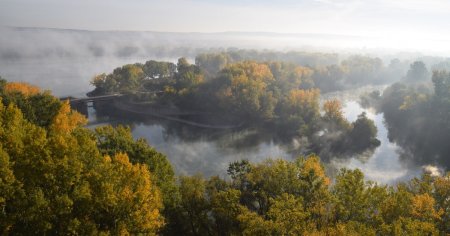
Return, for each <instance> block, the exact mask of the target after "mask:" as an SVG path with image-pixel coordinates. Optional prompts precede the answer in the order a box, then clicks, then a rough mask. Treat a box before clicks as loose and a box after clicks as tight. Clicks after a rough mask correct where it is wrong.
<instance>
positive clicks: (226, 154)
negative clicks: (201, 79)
mask: <svg viewBox="0 0 450 236" xmlns="http://www.w3.org/2000/svg"><path fill="white" fill-rule="evenodd" d="M0 31H1V34H0V76H2V77H4V78H6V79H8V80H9V81H25V82H29V83H32V84H36V85H38V86H40V87H42V88H45V89H49V90H51V91H52V92H53V94H55V95H57V96H69V95H72V96H76V97H80V96H85V94H86V93H87V92H88V91H91V90H93V89H94V87H93V86H92V85H90V81H91V79H92V78H93V77H94V76H96V75H98V74H101V73H109V72H112V71H113V69H115V68H117V67H121V66H122V65H125V64H134V63H145V62H146V61H148V60H150V59H152V60H157V61H168V62H172V63H174V64H175V63H176V62H177V60H178V58H180V57H185V58H187V60H188V61H189V62H190V63H192V64H196V65H197V66H200V67H202V66H203V67H202V69H203V71H204V72H205V73H206V74H208V73H209V75H211V76H212V75H214V74H216V73H218V72H219V71H220V70H221V69H223V68H224V67H225V66H226V65H228V64H232V63H237V62H240V61H245V60H253V61H257V62H260V63H263V62H282V63H288V64H289V63H291V64H293V65H295V66H299V65H301V66H302V67H303V68H307V69H308V70H311V71H312V72H311V73H312V76H311V81H312V82H311V83H310V85H305V86H306V87H305V89H309V88H310V87H314V86H315V87H318V88H320V89H321V91H322V99H323V100H326V99H332V98H337V99H339V100H341V101H342V103H343V105H344V114H345V116H346V118H347V119H349V120H350V121H354V120H356V117H357V115H359V114H360V113H361V112H366V113H367V114H368V118H370V119H373V120H374V121H375V125H376V126H377V128H378V134H377V138H378V140H380V141H381V145H380V146H379V147H377V148H375V149H373V150H370V151H368V152H364V153H362V154H359V155H350V154H346V156H345V158H343V156H342V155H340V156H339V157H336V156H334V155H333V154H330V153H327V152H326V150H327V149H326V148H325V149H324V148H323V147H321V149H317V150H312V151H314V152H319V153H318V154H321V156H322V158H323V159H324V160H325V161H326V162H327V163H331V164H332V165H331V167H330V168H329V169H330V172H333V169H335V168H339V167H345V166H346V167H350V168H356V167H357V168H361V169H362V170H363V171H364V172H365V173H366V174H367V176H368V178H369V179H372V180H376V181H379V182H383V183H392V182H396V181H399V180H403V179H408V178H410V177H411V176H415V175H418V174H419V173H420V172H421V170H422V168H423V167H427V166H429V165H430V166H433V167H435V166H437V169H438V170H439V171H443V170H447V169H448V167H449V166H448V165H447V162H445V161H442V160H445V158H446V157H445V156H444V157H439V158H431V159H427V158H424V155H426V153H421V154H420V155H421V156H420V157H416V156H414V150H413V149H411V148H410V147H409V146H408V143H407V142H408V140H407V139H405V138H403V136H401V135H397V139H395V138H392V136H393V133H392V132H393V131H390V129H389V128H388V129H386V128H385V126H384V125H385V121H384V113H383V112H384V111H383V110H379V109H378V110H377V106H378V105H377V103H376V102H373V103H370V102H368V101H367V97H366V100H364V101H363V103H364V102H366V103H367V104H365V106H363V107H364V108H363V107H360V106H359V104H358V102H360V96H361V95H362V94H364V93H366V94H369V93H370V92H373V91H375V90H378V91H379V95H380V96H381V94H382V93H383V91H384V89H385V88H386V87H388V86H390V85H391V84H393V83H396V82H400V83H405V84H419V83H423V86H425V87H427V86H428V87H429V88H431V87H432V83H431V77H432V71H433V70H444V69H447V70H449V69H450V60H449V59H448V58H445V57H442V56H439V55H438V54H436V55H438V56H430V54H426V53H419V52H415V51H412V52H402V50H401V49H397V50H395V51H390V50H388V48H383V47H375V46H371V47H365V46H367V45H371V43H373V41H376V39H369V38H361V37H353V36H337V35H308V34H292V35H291V34H271V33H241V32H228V33H210V34H206V33H162V32H114V31H105V32H98V31H81V30H58V29H39V28H5V27H4V28H0ZM373 45H375V44H373ZM211 55H213V57H214V55H216V56H217V55H219V60H218V61H217V60H216V61H214V60H215V59H214V58H213V57H211V58H210V57H209V56H211ZM224 55H225V56H224ZM431 55H435V54H431ZM221 56H224V58H225V59H224V60H222V59H223V58H222V59H220V57H221ZM208 62H213V63H212V64H211V63H210V64H207V63H208ZM416 62H421V63H422V64H421V65H416V67H414V66H413V65H414V64H415V63H416ZM202 63H206V64H202ZM214 63H216V64H214ZM421 66H422V67H423V68H422V70H421V68H419V67H421ZM423 69H425V70H423ZM415 70H418V71H415ZM417 74H419V75H417ZM408 76H409V77H414V76H416V77H417V78H416V79H414V78H413V79H409V80H408V79H406V78H409V77H408ZM308 86H309V87H308ZM371 86H374V88H373V87H371ZM361 87H362V88H363V90H356V91H355V89H357V88H361ZM365 89H367V91H366V90H365ZM343 91H344V92H343ZM407 95H408V94H406V93H405V94H404V96H407ZM369 98H370V97H369ZM374 98H375V99H376V98H377V96H374ZM400 105H402V104H400ZM109 119H110V120H106V121H105V122H106V123H113V124H119V123H125V124H129V125H131V126H132V127H133V134H134V135H135V136H136V137H146V138H147V139H148V140H149V142H150V144H151V145H154V146H156V147H157V149H158V150H160V151H162V152H164V153H165V154H167V156H168V157H169V158H170V159H171V161H172V162H173V163H174V165H175V167H176V169H177V171H179V173H183V174H194V173H196V172H201V173H203V174H205V175H207V176H211V175H215V174H221V175H224V174H225V173H224V171H225V170H226V166H227V165H228V164H229V163H230V162H231V161H234V160H240V159H249V160H251V161H258V160H262V159H265V158H267V157H283V158H288V159H291V158H294V157H296V156H298V155H306V154H308V153H309V152H311V150H304V149H302V148H301V147H302V145H303V144H304V143H303V142H305V140H304V139H290V140H288V141H286V140H280V139H279V137H276V135H273V134H270V133H268V134H266V135H263V136H261V133H258V132H257V131H254V130H252V129H248V130H243V131H239V132H234V133H233V132H231V133H213V134H210V133H209V132H205V131H202V130H195V129H194V130H192V129H191V128H186V127H184V126H183V125H179V124H173V123H171V122H167V121H160V120H159V121H158V120H157V121H152V122H150V123H147V122H143V121H142V120H133V119H131V121H124V120H120V119H121V118H115V117H109ZM391 130H392V129H391ZM389 132H391V134H389ZM205 133H206V134H205ZM209 135H213V136H214V138H212V139H211V136H209ZM394 136H395V135H394ZM307 141H308V140H307ZM318 150H322V151H318ZM324 150H325V151H324ZM320 152H322V153H320ZM444 154H445V152H444ZM440 155H442V154H440ZM447 157H448V153H447ZM428 160H429V161H428ZM428 169H429V168H428Z"/></svg>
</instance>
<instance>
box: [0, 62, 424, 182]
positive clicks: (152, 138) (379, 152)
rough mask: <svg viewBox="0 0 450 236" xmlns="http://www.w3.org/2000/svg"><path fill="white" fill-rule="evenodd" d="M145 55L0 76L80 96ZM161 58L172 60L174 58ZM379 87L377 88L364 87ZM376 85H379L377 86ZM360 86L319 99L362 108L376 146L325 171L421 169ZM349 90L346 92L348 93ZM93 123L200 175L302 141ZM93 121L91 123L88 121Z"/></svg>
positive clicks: (384, 177) (20, 68) (281, 153)
mask: <svg viewBox="0 0 450 236" xmlns="http://www.w3.org/2000/svg"><path fill="white" fill-rule="evenodd" d="M147 59H148V58H112V59H108V60H105V58H101V59H100V58H98V59H95V58H86V59H80V58H78V59H70V60H69V59H66V60H58V59H20V60H5V61H1V63H0V75H1V76H2V77H4V78H6V79H8V80H10V81H26V82H29V83H32V84H36V85H38V86H40V87H42V88H44V89H49V90H52V92H53V94H54V95H56V96H67V95H75V96H83V95H84V94H85V93H86V92H88V91H89V90H91V89H92V87H91V86H90V85H89V80H90V78H91V77H92V76H93V75H95V74H99V73H103V72H109V71H112V70H113V69H114V68H115V67H118V66H121V65H123V64H126V63H134V62H137V61H145V60H147ZM161 60H169V61H175V59H174V58H162V59H161ZM369 89H380V88H369ZM381 89H382V88H381ZM363 91H364V90H361V91H359V90H358V91H347V92H338V93H332V94H325V95H324V96H323V99H329V98H339V99H340V100H341V101H342V102H343V104H344V105H345V106H344V113H345V116H346V117H347V119H349V120H350V121H354V120H356V118H357V115H358V114H360V113H361V112H363V111H365V112H366V113H367V114H368V117H369V118H371V119H373V120H374V121H375V124H376V126H377V128H378V139H379V140H380V141H381V146H379V147H378V148H376V149H375V151H374V152H373V153H366V154H365V155H361V156H358V157H348V158H344V159H342V158H331V159H330V160H326V161H325V162H327V169H328V172H329V174H330V175H333V173H335V172H336V170H337V169H338V168H341V167H347V168H360V169H361V170H362V171H363V172H364V173H365V175H366V178H367V179H370V180H374V181H377V182H380V183H395V182H397V181H399V180H403V179H408V178H411V177H412V176H416V175H418V174H420V173H421V171H422V167H420V166H414V165H411V164H408V165H407V164H405V163H402V162H401V161H400V159H399V154H398V153H397V150H398V149H399V147H397V146H396V145H395V144H393V143H390V142H389V140H388V138H387V130H386V128H385V126H384V124H383V115H382V114H375V113H374V112H373V111H371V110H365V109H363V108H361V106H360V105H359V104H358V103H357V101H356V100H357V99H358V97H359V94H360V93H361V92H363ZM348 94H351V95H352V96H348ZM90 112H91V114H90V119H91V122H93V123H105V124H106V123H112V124H127V125H130V126H131V127H132V132H133V135H134V136H135V137H136V138H137V137H144V138H146V139H147V140H148V142H149V143H150V145H152V146H154V147H155V148H156V149H157V150H158V151H160V152H162V153H164V154H166V155H167V156H168V158H169V159H170V161H171V162H172V164H173V166H174V167H175V170H176V172H177V173H178V174H195V173H202V174H203V175H205V176H211V175H220V176H222V177H224V176H226V170H227V166H228V164H229V163H230V162H232V161H235V160H241V159H248V160H250V161H255V162H256V161H262V160H264V159H266V158H285V159H289V160H291V159H293V158H295V157H297V156H298V155H300V154H301V152H299V151H298V150H299V149H300V150H301V148H299V147H301V145H302V140H293V141H292V143H290V144H286V143H283V142H279V141H277V140H275V139H273V138H272V137H271V135H270V134H269V135H262V134H259V133H257V132H256V131H255V130H252V129H246V130H240V131H232V132H231V131H211V130H210V131H208V130H204V129H198V128H193V127H188V126H186V125H182V124H179V123H176V122H169V121H163V120H151V119H150V120H148V121H146V122H142V121H136V120H126V121H125V120H116V119H113V120H98V121H96V120H95V119H96V118H95V111H94V110H92V108H91V110H90ZM92 126H95V125H92Z"/></svg>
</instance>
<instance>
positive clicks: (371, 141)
mask: <svg viewBox="0 0 450 236" xmlns="http://www.w3.org/2000/svg"><path fill="white" fill-rule="evenodd" d="M376 136H377V127H376V126H375V124H374V122H373V121H372V120H370V119H368V118H367V116H366V113H365V112H363V113H361V114H360V115H359V116H358V119H356V121H355V122H353V123H352V129H351V131H350V133H349V138H350V145H351V147H350V148H351V149H353V150H355V151H362V150H365V149H367V148H373V147H378V146H379V145H380V141H379V140H378V139H377V138H376Z"/></svg>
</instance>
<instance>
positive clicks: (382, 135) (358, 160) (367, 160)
mask: <svg viewBox="0 0 450 236" xmlns="http://www.w3.org/2000/svg"><path fill="white" fill-rule="evenodd" d="M361 112H366V113H367V116H368V117H369V118H370V119H372V120H373V121H374V122H375V125H376V126H377V129H378V133H377V138H378V140H380V141H381V145H380V146H379V147H378V148H377V149H375V151H374V152H373V153H371V155H370V156H363V155H360V156H357V157H352V158H350V159H349V160H345V161H342V160H336V159H335V160H333V164H334V165H335V166H339V167H346V168H351V169H354V168H359V169H361V170H362V171H363V172H364V174H365V176H366V179H369V180H373V181H377V182H380V183H395V182H398V181H401V180H405V179H409V178H411V177H412V176H416V175H418V174H420V172H421V169H420V168H418V167H410V166H407V165H406V164H404V163H402V162H401V161H400V157H399V153H398V152H399V151H400V147H398V146H397V145H396V144H394V143H391V142H389V140H388V136H387V135H388V131H387V129H386V127H385V126H384V123H383V114H382V113H379V114H375V112H374V111H373V110H370V109H363V108H362V107H361V106H360V105H359V104H358V103H357V102H356V101H347V102H345V106H344V114H345V117H346V118H347V119H348V120H350V121H355V120H356V118H357V116H358V114H361Z"/></svg>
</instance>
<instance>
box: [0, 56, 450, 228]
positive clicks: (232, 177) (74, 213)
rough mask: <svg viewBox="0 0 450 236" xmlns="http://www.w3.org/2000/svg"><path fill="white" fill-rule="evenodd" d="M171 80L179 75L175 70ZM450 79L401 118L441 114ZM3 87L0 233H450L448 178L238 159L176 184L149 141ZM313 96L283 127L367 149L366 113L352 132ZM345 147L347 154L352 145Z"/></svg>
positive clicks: (256, 79) (295, 99)
mask: <svg viewBox="0 0 450 236" xmlns="http://www.w3.org/2000/svg"><path fill="white" fill-rule="evenodd" d="M181 63H183V61H182V62H181ZM183 66H184V69H185V71H184V73H186V76H187V75H188V74H190V75H193V76H191V77H189V76H188V78H193V79H194V80H195V78H201V77H197V76H196V73H197V72H196V68H195V67H194V66H192V65H189V64H185V65H183ZM174 73H175V75H174V76H180V75H179V74H178V73H179V72H178V71H176V72H174ZM222 73H223V74H224V75H223V78H222V79H224V80H226V81H228V82H227V83H229V85H228V86H231V91H233V88H232V86H233V81H234V80H236V82H235V83H237V85H239V86H241V85H240V83H244V82H248V83H261V84H262V85H261V88H265V87H266V86H268V85H267V84H266V83H271V82H273V81H274V80H275V78H274V76H273V74H272V73H271V70H270V66H269V65H267V64H258V63H254V62H246V63H243V64H238V65H234V66H230V67H227V68H225V69H224V71H223V72H222ZM158 77H159V76H158ZM181 78H186V77H183V76H181ZM448 78H449V76H448V73H446V72H440V73H435V74H434V76H433V82H434V84H435V94H434V95H427V99H426V100H423V99H421V97H422V96H418V97H417V98H420V99H412V101H415V102H411V103H408V104H407V105H405V106H404V108H399V112H405V111H408V110H409V109H412V108H413V107H415V106H418V105H420V103H421V102H427V101H429V102H432V104H435V105H436V106H437V107H436V109H438V111H439V109H440V108H443V107H445V108H447V107H448V106H447V105H448V102H449V101H450V99H448V94H449V93H448V91H449V90H448V84H449V83H448V81H447V80H448ZM227 83H225V84H227ZM264 84H266V85H264ZM396 86H397V87H398V86H399V85H396ZM219 88H220V86H219ZM394 88H396V87H395V86H394ZM400 88H401V86H400ZM0 89H1V90H0V91H1V97H2V100H1V103H0V140H1V147H0V162H1V165H0V168H1V169H0V180H1V181H0V208H1V209H2V211H1V213H0V222H1V223H0V230H1V232H2V234H26V233H27V232H35V233H37V234H115V235H117V234H143V235H155V234H162V235H180V234H183V235H235V234H243V235H411V234H419V235H439V234H445V233H449V232H450V225H449V222H450V205H449V201H448V196H450V174H446V175H444V176H435V175H431V174H429V173H424V174H423V175H422V176H421V177H420V178H414V179H412V180H410V181H408V182H404V183H399V184H397V185H394V186H385V185H379V184H376V183H373V182H371V181H365V180H364V174H363V173H362V172H361V171H360V170H358V169H355V170H350V169H341V170H340V171H339V172H338V174H337V176H336V178H335V179H334V180H331V179H330V178H329V177H328V176H327V174H326V170H325V167H324V166H323V164H322V162H321V161H320V158H319V156H317V155H314V154H312V155H308V156H304V157H299V158H297V159H295V160H292V161H287V160H282V159H268V160H266V161H263V162H261V163H251V162H248V161H246V160H242V161H237V162H233V163H230V165H229V167H228V171H227V172H228V175H229V178H220V177H217V176H213V177H210V178H208V179H207V178H204V177H202V176H201V175H194V176H175V175H174V172H173V169H172V167H171V164H170V162H169V161H168V160H167V158H166V157H165V156H164V155H163V154H161V153H158V152H157V151H156V150H155V149H154V148H152V147H151V146H149V145H148V144H147V142H146V140H144V139H138V140H134V139H133V137H132V136H131V133H130V129H129V128H127V127H122V126H119V127H116V128H114V127H111V126H104V127H98V128H96V129H95V130H89V129H87V128H85V127H83V125H84V124H85V123H86V119H85V118H84V117H83V116H82V115H80V114H79V113H77V112H75V111H73V110H71V109H70V106H69V103H68V102H61V101H59V99H57V98H55V97H53V96H52V95H51V94H50V93H49V92H46V91H44V92H42V91H41V90H40V89H38V88H36V87H34V86H31V85H28V84H21V83H19V84H16V83H13V84H11V83H8V82H6V81H4V80H2V82H1V87H0ZM235 91H238V92H239V91H240V90H239V89H237V90H235ZM265 91H266V90H264V89H263V93H265ZM388 94H390V93H386V94H384V95H383V96H385V95H386V96H387V95H388ZM316 96H318V91H316V90H314V89H297V90H292V91H291V92H290V93H289V96H288V97H286V98H285V100H284V101H283V103H284V104H283V106H291V107H295V108H296V109H299V110H302V109H303V110H302V111H310V113H308V115H307V116H304V115H305V114H303V113H300V114H296V113H291V114H289V115H288V116H287V118H285V119H289V118H290V117H296V116H300V117H310V119H312V118H311V117H318V118H320V120H321V122H326V126H327V129H328V130H333V129H339V130H341V129H345V130H348V139H349V140H350V141H349V142H354V143H353V148H356V149H357V148H359V147H360V146H359V145H360V144H358V143H359V142H369V143H371V142H373V140H371V139H367V140H365V139H360V138H359V139H358V137H363V136H364V135H363V133H365V132H367V133H369V134H370V135H368V136H367V137H371V136H373V134H374V133H376V129H375V130H374V129H373V128H374V126H373V122H372V121H370V120H369V119H367V117H366V115H365V114H364V113H363V114H361V115H360V116H359V117H358V119H357V120H356V121H355V122H354V123H352V124H350V123H349V122H348V121H346V120H345V119H344V118H343V115H342V111H341V104H340V102H339V101H337V100H330V101H327V102H325V103H324V104H323V111H324V114H322V115H321V114H320V113H319V111H318V110H317V109H319V106H318V103H317V98H316ZM422 100H423V101H422ZM404 102H405V101H404V100H403V101H402V103H401V104H403V103H404ZM38 105H39V106H38ZM43 105H46V106H43ZM419 107H420V106H419ZM284 109H289V107H285V108H284ZM444 111H446V109H444ZM439 114H440V113H439ZM291 119H292V118H291ZM302 119H303V118H302ZM441 121H442V122H445V121H446V119H443V120H441ZM447 121H448V120H447ZM310 123H311V121H310V120H308V123H305V124H310ZM371 123H372V124H371ZM306 129H307V128H306ZM353 139H354V140H353ZM344 140H345V139H344ZM352 140H353V141H352ZM340 142H344V143H341V145H344V147H347V145H348V144H347V143H345V142H348V140H347V141H342V140H341V141H340ZM363 146H364V145H363ZM339 147H340V146H339ZM330 148H332V147H330ZM334 148H336V147H334Z"/></svg>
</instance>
